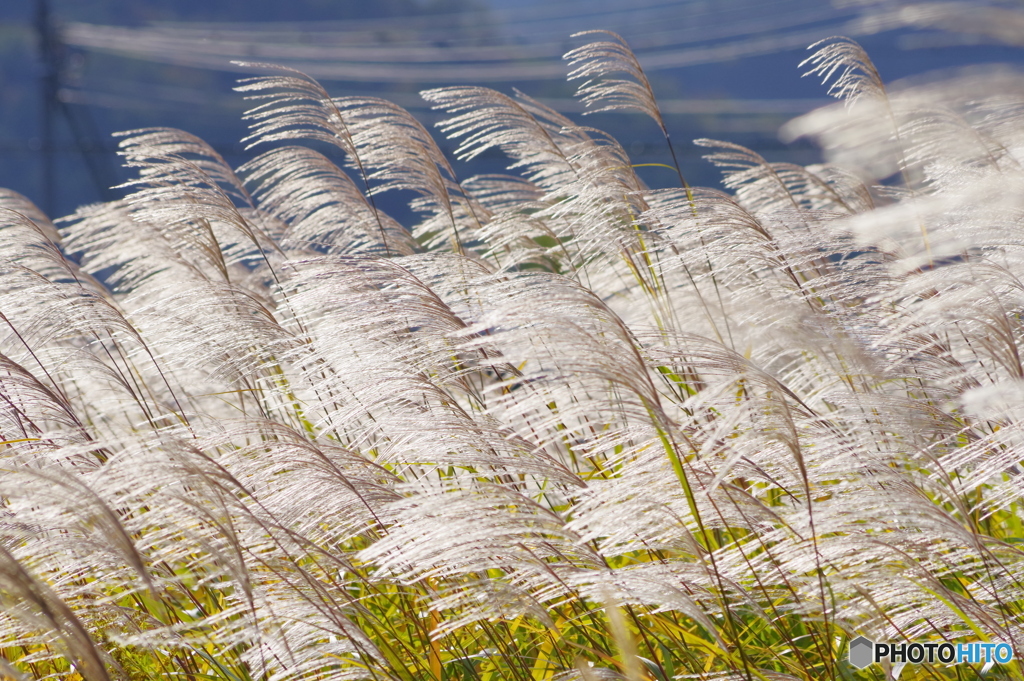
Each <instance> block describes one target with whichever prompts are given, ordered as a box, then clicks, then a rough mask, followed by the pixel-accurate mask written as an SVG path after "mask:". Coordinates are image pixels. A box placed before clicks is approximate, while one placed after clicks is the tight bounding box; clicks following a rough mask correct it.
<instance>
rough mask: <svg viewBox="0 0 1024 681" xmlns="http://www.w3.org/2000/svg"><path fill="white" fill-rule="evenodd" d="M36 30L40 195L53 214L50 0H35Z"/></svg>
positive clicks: (54, 74) (55, 59)
mask: <svg viewBox="0 0 1024 681" xmlns="http://www.w3.org/2000/svg"><path fill="white" fill-rule="evenodd" d="M35 23H36V34H37V35H38V37H39V56H40V58H41V62H42V69H43V71H42V75H41V76H40V91H41V95H42V97H41V101H40V105H41V107H42V109H41V112H42V119H41V121H40V123H41V126H42V130H41V131H40V142H41V145H42V146H41V149H40V152H41V153H42V159H41V160H42V164H41V165H42V167H41V173H40V182H41V183H42V187H41V188H40V189H41V191H40V196H41V197H42V199H43V206H42V208H43V212H45V213H46V214H47V215H49V216H51V217H53V216H54V213H53V211H54V208H55V205H54V203H55V197H56V188H55V186H54V182H55V177H54V163H55V161H56V158H55V152H56V149H55V148H54V133H55V130H54V127H55V126H54V123H55V122H56V118H57V101H58V100H57V94H58V92H57V91H58V88H59V79H60V56H59V55H58V54H57V49H58V45H59V41H58V40H57V39H56V36H55V35H54V30H53V24H52V22H51V21H50V3H49V1H48V0H36V22H35Z"/></svg>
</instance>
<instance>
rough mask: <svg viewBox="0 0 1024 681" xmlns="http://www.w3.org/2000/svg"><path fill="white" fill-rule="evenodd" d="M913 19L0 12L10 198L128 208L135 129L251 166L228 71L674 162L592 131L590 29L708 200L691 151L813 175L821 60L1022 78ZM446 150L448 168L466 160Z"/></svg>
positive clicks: (478, 3)
mask: <svg viewBox="0 0 1024 681" xmlns="http://www.w3.org/2000/svg"><path fill="white" fill-rule="evenodd" d="M932 4H934V3H932ZM959 4H961V5H963V4H964V3H959ZM907 6H909V5H908V4H907V3H904V5H903V6H902V7H901V6H896V5H893V4H891V3H890V4H888V5H886V4H879V3H869V4H863V3H860V4H858V3H850V2H846V3H843V4H836V5H831V4H828V3H827V2H821V1H819V0H763V1H759V0H675V1H665V0H634V2H632V3H623V2H621V1H619V2H611V1H609V0H585V1H580V0H567V1H565V2H551V1H550V0H372V1H369V2H368V1H367V0H290V2H281V1H279V0H48V1H44V0H3V2H2V4H0V154H2V163H0V186H2V187H7V188H10V189H13V190H15V191H18V192H21V193H23V194H25V195H27V196H28V197H29V198H31V199H32V200H33V201H35V202H36V203H38V204H39V205H40V206H41V207H43V208H44V209H45V210H47V211H48V212H50V213H51V214H52V215H53V216H59V215H63V214H67V213H69V212H71V211H73V210H74V209H75V207H77V206H78V205H81V204H84V203H90V202H94V201H98V200H103V199H109V198H114V197H117V196H120V195H122V190H119V189H110V187H111V186H113V185H116V184H119V183H120V182H123V181H125V180H127V179H128V178H129V177H130V173H129V171H127V170H125V169H124V168H122V167H121V166H120V161H119V159H118V157H117V156H116V142H117V140H116V139H114V138H113V137H111V134H112V133H114V132H116V131H120V130H131V129H135V128H142V127H155V126H171V127H177V128H182V129H184V130H187V131H189V132H191V133H193V134H196V135H198V136H200V137H202V138H203V139H205V140H206V141H207V142H209V143H210V144H212V145H213V146H214V147H215V148H216V149H217V150H218V151H220V152H221V153H222V154H223V155H224V156H225V158H226V159H227V160H228V162H229V163H231V164H232V165H234V166H237V165H239V164H240V163H242V162H243V161H244V160H246V159H247V158H249V157H251V156H252V155H253V153H251V152H246V151H245V150H244V145H243V144H242V143H241V142H240V140H241V139H242V138H243V137H244V136H245V135H246V125H245V123H244V122H243V121H242V120H241V114H242V113H243V111H245V109H246V108H247V106H248V105H249V104H250V103H247V102H246V101H245V100H244V99H243V98H242V96H241V95H240V94H238V93H235V92H233V91H232V87H233V85H234V84H235V81H236V80H237V79H238V78H240V77H244V76H245V75H246V73H245V72H244V71H243V70H240V69H239V68H237V67H233V66H231V64H230V62H231V60H233V59H245V60H253V61H264V62H273V63H278V64H284V65H288V66H292V67H295V68H298V69H301V70H303V71H305V72H307V73H309V74H310V75H312V76H314V77H316V78H318V79H319V80H320V81H321V82H322V83H323V84H324V86H325V87H326V88H327V90H328V91H329V92H331V93H332V94H333V95H336V96H344V95H357V94H368V95H376V96H383V97H386V98H389V99H391V100H392V101H395V102H396V103H398V104H400V105H402V106H404V107H406V108H408V109H409V110H410V111H412V112H413V113H414V114H415V115H416V116H417V117H418V118H420V120H421V121H423V122H424V123H425V124H426V125H428V127H429V126H431V125H433V124H434V123H435V122H437V121H438V120H439V119H440V118H441V116H440V115H439V114H438V113H436V112H433V111H430V109H429V108H428V107H427V106H426V105H425V104H424V103H423V102H422V100H420V99H419V97H418V95H417V94H416V93H417V92H418V91H419V90H421V89H424V88H427V87H438V86H443V85H456V84H475V85H485V86H488V87H492V88H495V89H498V90H501V91H503V92H511V91H512V90H513V88H518V89H520V90H522V91H523V92H525V93H527V94H529V95H531V96H533V97H537V98H539V99H541V100H542V101H544V102H545V103H547V104H549V105H551V106H553V107H554V108H556V109H558V110H560V111H562V112H564V113H566V114H567V115H569V116H570V118H573V119H574V120H576V121H578V122H580V123H581V124H585V125H591V126H594V127H598V128H601V129H603V130H605V131H607V132H609V133H611V134H612V135H613V136H614V137H616V138H617V139H618V140H619V141H620V142H621V143H622V144H623V146H624V147H625V148H626V149H627V151H629V153H630V155H631V157H632V158H633V160H634V162H636V163H659V162H667V161H668V160H669V158H668V151H667V149H666V148H665V144H664V141H663V140H662V138H661V136H660V133H659V131H658V129H657V127H656V126H655V124H654V123H653V122H652V121H650V120H648V119H646V118H644V117H642V116H640V115H638V114H631V113H614V114H613V113H606V114H599V115H593V116H586V117H583V116H582V115H581V112H582V107H581V106H580V105H579V103H578V102H576V101H575V100H574V99H573V92H574V90H575V85H574V84H568V83H566V80H565V75H566V73H567V68H566V65H565V63H564V62H563V61H562V60H561V55H562V54H563V53H564V52H566V51H567V50H569V49H571V48H573V47H576V46H579V45H581V44H583V43H584V42H586V41H587V39H586V38H571V37H570V36H571V34H572V33H574V32H577V31H582V30H589V29H608V30H613V31H616V32H618V33H620V34H621V35H622V36H624V37H625V38H626V40H627V41H629V43H630V45H631V46H632V47H633V49H634V50H635V52H636V53H637V55H638V56H639V58H640V61H641V63H642V64H643V65H644V67H645V69H646V70H647V72H648V75H649V77H650V79H651V81H652V83H653V86H654V90H655V93H656V95H657V96H658V99H659V102H660V104H661V107H662V109H663V111H664V113H665V114H666V122H667V124H668V127H669V129H670V131H671V133H672V135H673V138H674V139H675V140H676V145H677V149H678V150H679V151H680V156H681V158H680V161H681V162H682V165H683V170H684V173H685V174H686V175H687V176H688V179H689V180H690V182H691V183H692V184H697V185H715V184H716V183H717V181H718V176H717V172H716V171H715V170H714V169H713V168H712V167H711V166H710V165H709V164H708V163H706V162H704V161H703V160H702V159H701V158H700V156H701V153H702V151H701V150H700V149H699V148H696V147H694V146H693V145H692V144H689V140H692V139H694V138H698V137H712V138H717V139H724V140H728V141H732V142H737V143H739V144H744V145H746V146H749V147H751V148H753V149H755V150H757V151H758V152H760V153H761V154H762V155H764V156H765V157H767V158H768V159H769V160H772V161H791V162H796V163H802V164H807V163H813V162H816V161H817V160H819V155H818V152H817V150H816V149H814V148H813V147H812V146H811V145H810V144H807V143H805V142H801V141H797V142H796V143H793V144H789V145H784V144H782V143H781V142H780V141H779V139H778V137H777V131H778V128H779V126H780V125H781V124H782V123H784V122H785V121H786V120H788V119H790V118H792V117H794V116H796V115H799V114H801V113H804V112H806V111H809V110H810V109H812V108H814V107H816V106H819V105H821V104H824V103H826V102H828V101H829V100H828V98H827V96H826V94H825V88H824V87H822V86H821V84H820V83H818V82H816V81H815V80H813V79H809V78H801V69H799V68H798V64H799V63H800V61H801V60H802V59H804V58H805V57H806V56H807V54H808V53H807V51H806V47H807V45H809V44H810V43H812V42H814V41H816V40H819V39H822V38H825V37H828V36H832V35H847V36H851V37H854V38H855V39H857V40H858V41H860V42H861V44H862V45H864V46H865V48H866V49H867V50H868V52H869V54H871V56H872V58H873V59H874V61H875V63H876V65H877V67H878V69H879V71H880V72H881V74H882V76H883V78H884V79H885V80H886V81H893V80H896V79H899V78H903V77H906V76H910V75H914V74H920V73H924V72H927V71H933V70H936V69H950V68H955V67H958V66H965V65H971V64H983V63H1010V64H1014V65H1016V64H1020V62H1021V60H1022V56H1024V55H1022V53H1021V50H1019V49H1017V48H1014V47H1008V46H1000V45H997V44H994V43H992V42H991V41H989V40H987V39H985V38H983V37H981V36H979V35H977V34H974V33H968V32H966V31H968V30H969V28H970V27H957V26H955V25H953V26H950V25H949V23H948V22H947V23H946V24H945V25H940V24H941V22H933V24H934V25H931V26H924V27H922V26H921V25H920V23H921V22H918V24H919V25H918V26H917V27H916V28H915V27H908V26H906V23H907V22H906V21H904V20H903V19H905V18H906V16H907V15H906V7H907ZM987 6H988V5H986V7H987ZM978 7H982V6H981V5H978ZM901 11H902V12H903V14H900V12H901ZM950 29H952V30H950ZM961 29H962V30H961ZM48 131H49V132H48ZM439 141H440V142H441V146H442V148H443V149H445V150H446V151H449V152H450V151H451V150H452V149H453V148H454V146H455V145H454V144H452V143H448V142H446V141H442V140H440V139H439ZM47 158H49V159H50V161H49V163H48V162H47V161H46V159H47ZM504 166H505V160H504V159H503V158H502V157H501V156H500V155H499V154H497V153H495V154H494V155H492V156H484V157H482V158H480V159H477V160H476V161H474V163H473V164H471V165H467V164H461V165H460V164H456V170H457V171H458V172H459V173H460V175H461V176H463V177H466V176H469V175H473V174H476V173H480V172H500V171H501V170H502V169H503V168H504ZM48 168H49V170H47V169H48ZM641 173H642V177H643V178H644V180H645V181H646V182H648V184H650V185H652V186H667V185H671V184H672V183H673V179H674V177H675V176H674V173H671V172H669V171H666V170H664V169H660V168H644V169H641ZM402 203H403V202H402V201H401V200H400V197H396V198H394V199H392V205H390V206H386V208H387V209H389V211H390V212H391V213H392V214H393V215H394V216H395V217H396V218H398V219H399V220H408V219H409V217H410V216H408V215H407V214H406V213H404V212H403V208H402Z"/></svg>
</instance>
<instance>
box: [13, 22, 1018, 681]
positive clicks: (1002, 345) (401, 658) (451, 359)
mask: <svg viewBox="0 0 1024 681" xmlns="http://www.w3.org/2000/svg"><path fill="white" fill-rule="evenodd" d="M580 38H581V40H582V41H584V42H586V41H591V42H589V43H587V44H585V45H583V46H582V47H580V48H578V49H576V50H573V51H572V52H570V53H569V54H567V55H566V59H567V60H568V62H569V67H570V69H571V73H570V79H572V80H576V81H578V82H579V84H580V85H579V95H580V96H581V97H582V99H583V100H584V101H585V102H586V103H587V104H588V106H589V108H590V109H591V110H593V111H601V110H614V109H628V110H634V111H640V112H642V113H644V114H646V115H647V116H649V117H650V118H651V119H653V121H654V124H655V125H657V126H659V127H660V129H661V130H662V132H663V133H664V138H665V145H664V149H663V157H664V163H663V164H661V165H662V166H663V167H662V168H661V170H662V171H663V172H666V173H671V174H673V176H675V177H677V179H678V186H676V187H675V188H673V189H659V190H651V189H648V188H647V187H646V186H645V185H644V183H643V182H641V181H640V180H639V179H638V177H637V175H636V172H635V167H634V165H633V163H632V162H631V160H630V158H629V157H628V155H627V154H626V152H625V151H624V150H623V149H622V147H621V146H620V145H619V144H618V143H617V142H616V141H615V140H614V139H612V138H611V137H609V136H608V135H606V134H604V133H602V132H601V131H599V130H595V129H592V128H588V127H586V126H584V125H581V124H580V122H579V121H573V120H569V119H568V118H566V117H564V116H562V115H561V114H559V113H557V112H555V111H553V110H551V109H549V108H547V107H546V106H544V105H543V104H541V103H539V102H537V101H535V100H533V99H531V98H530V97H528V96H526V95H523V94H521V93H512V94H504V93H499V92H496V91H493V90H489V89H486V88H476V87H453V88H443V89H438V90H431V91H427V92H424V93H423V97H424V98H425V99H426V100H427V101H429V102H431V103H432V104H433V105H434V106H435V107H436V108H437V109H439V110H442V111H444V112H446V113H447V115H448V118H447V119H446V120H445V121H444V122H443V123H442V124H440V126H439V130H438V131H437V134H440V135H445V136H448V137H449V138H454V139H456V140H457V141H458V142H459V143H460V147H459V149H458V152H457V156H458V157H459V158H460V159H469V158H473V157H474V156H476V155H478V154H481V153H484V152H485V151H489V150H493V149H497V150H500V151H501V152H503V153H504V154H505V155H506V156H507V157H508V158H509V174H508V175H488V176H476V177H460V176H459V175H458V174H457V170H456V169H455V167H454V166H453V161H454V159H449V158H446V156H445V155H444V154H443V153H442V152H441V151H440V149H439V147H438V146H437V144H436V142H435V141H434V134H435V133H433V132H430V131H428V130H427V129H425V128H424V127H423V126H422V125H421V124H420V123H419V122H417V121H416V119H414V118H413V117H412V116H410V115H409V114H408V113H407V112H406V111H405V110H403V109H401V108H400V107H398V106H395V105H394V104H391V103H389V102H386V101H383V100H379V99H374V98H351V97H346V98H332V97H331V95H330V94H329V93H328V92H326V91H325V90H324V89H323V88H322V87H321V86H320V85H319V84H318V83H316V82H315V81H313V80H312V79H310V78H308V77H306V76H304V75H303V74H301V73H299V72H295V71H290V70H286V69H281V68H276V67H273V66H269V65H257V64H253V65H250V66H251V68H252V69H253V71H254V72H256V73H261V74H263V75H259V76H256V77H253V78H250V79H247V80H244V81H242V82H241V84H240V86H239V88H238V90H240V91H241V92H242V93H244V95H246V96H248V97H250V98H251V101H252V109H251V110H250V112H249V113H248V114H247V119H248V120H249V122H250V123H251V136H250V137H249V138H248V140H247V142H248V143H249V144H251V148H252V155H253V156H252V159H251V160H250V161H248V162H246V163H245V164H244V165H242V166H241V167H239V168H235V169H232V168H230V167H229V166H228V165H227V164H226V163H224V161H223V159H222V158H220V156H218V154H217V153H216V152H215V151H214V150H213V149H212V148H211V147H209V146H208V145H206V144H205V143H204V142H203V141H202V140H200V139H198V138H195V137H193V136H191V135H189V134H188V133H186V132H183V131H179V130H171V129H147V130H135V131H131V132H127V133H124V134H123V135H122V140H121V150H122V154H123V157H124V160H125V162H126V163H127V164H128V165H129V166H131V167H133V168H134V169H135V170H136V174H137V178H138V179H137V180H135V181H133V182H132V183H131V186H130V191H131V193H130V195H129V196H128V197H127V199H125V200H123V201H118V202H114V203H107V204H97V205H91V206H85V207H82V208H81V209H79V211H78V212H76V213H75V214H74V215H71V216H69V217H67V218H63V219H61V220H59V221H57V222H56V223H54V222H51V221H50V219H49V218H48V217H47V216H45V215H43V214H42V213H40V211H39V210H38V209H37V208H35V207H34V206H33V205H32V204H31V203H30V202H28V200H27V199H25V198H23V197H21V196H19V195H16V194H14V193H12V192H6V193H2V194H0V206H2V208H0V230H2V234H0V329H2V335H0V438H2V445H3V447H2V452H0V461H2V463H0V470H2V473H0V677H4V678H11V679H44V678H60V679H65V678H66V679H86V680H88V681H106V680H108V679H109V680H114V679H165V678H180V679H188V680H189V681H192V680H200V679H222V680H225V681H228V680H230V681H247V680H250V679H252V680H257V679H259V680H267V681H272V680H274V681H276V680H279V679H280V680H283V679H319V680H327V679H375V680H381V681H382V680H384V679H388V680H391V679H396V680H399V679H400V680H408V681H430V680H433V681H442V680H445V681H447V680H452V681H455V680H459V681H463V680H465V681H470V680H474V681H498V680H506V679H509V680H516V681H527V680H540V679H560V680H564V681H568V680H571V679H579V680H582V681H593V680H598V679H600V680H606V679H626V680H628V681H640V680H647V681H654V680H658V681H669V680H670V679H707V680H712V679H714V680H720V679H746V680H748V681H754V680H755V679H757V680H760V681H781V680H783V679H807V680H812V679H813V680H820V679H830V680H835V679H887V678H894V677H897V676H898V677H899V678H902V679H974V678H980V677H982V676H983V677H984V678H1016V679H1021V678H1024V671H1022V668H1021V666H1020V663H1019V662H1018V661H1017V660H1016V659H1014V660H1013V661H1011V662H1009V663H1003V664H994V665H985V664H984V663H982V662H978V663H973V664H972V663H963V664H958V665H946V664H941V663H938V662H935V663H924V664H909V665H906V666H903V665H899V664H897V665H895V666H892V665H889V664H872V665H870V666H868V667H867V668H865V669H863V670H859V669H857V668H855V667H854V666H852V665H851V664H850V663H849V661H848V658H847V646H848V643H849V641H850V640H851V639H853V638H854V637H856V636H858V635H864V636H867V637H868V638H869V639H871V640H873V641H879V642H891V643H908V642H922V643H924V642H930V643H939V642H952V643H959V642H967V641H978V642H987V643H1006V644H1009V645H1010V646H1011V647H1012V649H1013V650H1014V651H1016V652H1017V653H1018V654H1019V653H1020V651H1021V642H1022V641H1024V585H1022V582H1021V580H1022V579H1024V552H1022V549H1024V546H1022V544H1024V515H1022V502H1024V470H1022V468H1021V465H1022V459H1024V441H1022V434H1024V433H1022V425H1024V420H1022V418H1024V364H1022V361H1021V350H1020V348H1021V341H1022V339H1024V333H1022V332H1024V328H1022V323H1021V311H1022V309H1024V283H1022V279H1021V276H1022V274H1024V230H1022V225H1024V222H1022V220H1024V202H1022V197H1024V192H1022V188H1024V169H1022V166H1021V160H1022V158H1024V114H1022V112H1024V79H1022V78H1021V77H1020V76H1017V75H1013V74H1008V73H1003V72H998V73H995V72H994V73H993V75H991V76H989V77H985V78H982V77H977V76H971V77H965V78H962V79H960V80H956V79H954V80H946V81H943V82H941V83H937V84H933V85H917V86H913V87H905V88H902V89H899V90H897V91H893V92H890V91H887V89H886V87H885V85H884V84H883V81H882V79H881V77H880V76H879V74H878V73H877V72H876V71H875V69H874V67H873V66H872V65H871V62H870V59H869V58H868V56H867V55H866V54H864V53H863V51H862V50H861V49H860V47H859V46H858V45H856V44H855V43H853V42H851V41H848V40H846V39H842V38H834V39H828V40H826V41H823V42H822V43H820V44H818V45H815V46H812V52H811V55H812V56H810V57H809V59H808V60H807V62H805V64H804V65H803V67H804V69H805V70H809V71H810V72H811V75H815V76H817V77H819V78H821V79H823V80H824V81H825V83H826V87H828V88H831V90H830V91H831V92H832V94H835V95H836V96H837V97H839V98H840V99H841V100H843V101H842V102H841V103H837V104H836V105H834V106H833V107H829V108H826V109H822V110H819V111H815V112H812V113H810V114H808V115H806V116H804V117H802V118H800V119H797V120H795V121H793V122H792V123H790V124H789V125H788V126H787V127H786V128H785V130H784V134H785V135H787V136H789V137H791V138H796V137H800V136H805V137H809V138H812V139H814V140H816V141H817V142H818V143H819V144H820V145H821V146H822V147H823V149H824V150H825V153H826V155H827V157H828V158H829V159H830V162H829V163H828V164H821V165H815V166H809V167H801V166H796V165H791V164H779V163H771V162H770V161H768V160H765V159H763V158H761V157H760V156H759V155H757V154H756V153H754V152H752V151H750V150H748V149H745V148H743V147H740V146H736V145H733V144H730V143H728V142H721V141H714V140H697V142H696V143H697V144H698V145H700V146H702V147H705V148H706V149H707V154H708V156H707V159H708V161H709V162H710V163H713V164H715V165H716V166H718V167H719V168H720V169H721V171H722V173H723V177H724V185H725V187H726V188H727V189H728V191H719V190H715V189H706V188H699V187H691V186H690V185H689V184H688V183H687V181H686V179H685V178H684V176H683V173H682V172H681V171H680V170H679V166H678V164H677V162H676V147H674V146H673V144H675V145H678V144H679V141H673V140H672V139H671V138H670V135H669V131H668V130H667V128H666V126H665V124H664V121H663V119H662V116H661V113H660V111H659V109H658V104H657V99H656V98H655V95H654V93H653V92H652V89H651V87H650V85H649V83H648V81H647V79H646V76H645V74H644V72H643V69H642V64H641V63H640V62H639V61H638V60H637V59H636V57H635V56H634V55H633V54H632V53H631V52H630V50H629V48H628V46H626V45H625V43H624V42H623V41H622V40H621V39H620V38H619V37H618V36H616V35H614V34H610V33H602V32H599V33H589V34H581V36H580ZM325 145H326V146H325ZM328 147H333V148H335V149H336V150H337V152H338V153H339V154H341V155H342V156H343V158H344V164H343V167H339V166H338V165H336V164H335V163H334V162H332V160H330V159H329V158H328V157H327V156H325V155H324V154H323V153H321V152H323V151H324V150H325V149H326V148H328ZM391 191H403V192H405V194H404V195H409V196H413V197H414V198H413V199H412V201H411V204H410V206H411V208H412V209H413V210H414V211H415V212H416V214H417V215H418V216H419V221H418V222H417V224H416V225H414V226H413V227H412V229H411V230H409V229H406V228H405V227H403V226H402V225H400V224H399V223H398V222H397V221H395V220H394V219H392V218H390V217H389V216H388V215H386V214H385V213H384V212H383V211H382V210H381V209H380V208H379V207H378V201H377V197H379V196H380V195H381V194H383V193H385V192H391ZM1019 417H1022V418H1019Z"/></svg>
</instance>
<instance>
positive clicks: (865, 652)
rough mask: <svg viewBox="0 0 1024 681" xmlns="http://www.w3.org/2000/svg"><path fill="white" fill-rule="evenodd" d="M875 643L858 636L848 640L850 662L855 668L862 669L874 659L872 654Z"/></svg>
mask: <svg viewBox="0 0 1024 681" xmlns="http://www.w3.org/2000/svg"><path fill="white" fill-rule="evenodd" d="M874 649H875V644H874V642H873V641H871V640H870V639H867V638H864V637H863V636H858V637H857V638H855V639H853V640H852V641H850V664H852V665H853V666H854V667H856V668H857V669H864V667H867V666H868V665H869V664H871V663H872V662H874V661H875V656H874V655H873V652H874Z"/></svg>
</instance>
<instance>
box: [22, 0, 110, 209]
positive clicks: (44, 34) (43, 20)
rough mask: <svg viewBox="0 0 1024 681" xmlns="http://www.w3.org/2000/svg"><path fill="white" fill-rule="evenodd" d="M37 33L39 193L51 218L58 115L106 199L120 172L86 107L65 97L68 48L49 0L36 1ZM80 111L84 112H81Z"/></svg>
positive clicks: (101, 194) (43, 206)
mask: <svg viewBox="0 0 1024 681" xmlns="http://www.w3.org/2000/svg"><path fill="white" fill-rule="evenodd" d="M35 28H36V33H37V34H38V37H39V57H40V62H41V63H42V75H41V76H40V106H41V112H42V118H41V121H40V124H41V127H42V129H41V130H40V135H39V138H40V141H41V148H40V152H41V153H42V159H41V160H42V163H41V169H40V183H41V184H42V187H41V191H40V193H39V195H40V196H41V197H42V206H41V208H42V209H43V212H44V213H46V214H47V215H48V216H50V217H51V218H53V217H56V214H55V213H54V211H55V210H56V209H57V205H56V197H57V187H56V181H57V173H56V166H57V116H58V114H63V116H64V120H65V121H66V122H67V124H68V127H69V128H70V130H71V135H72V137H73V138H74V140H75V146H76V147H78V151H79V153H80V154H81V155H82V160H83V161H84V162H85V165H86V167H87V168H88V169H89V175H90V176H91V177H92V181H93V183H94V184H95V186H96V193H97V194H98V195H99V198H100V200H102V201H112V200H113V199H114V198H115V195H114V192H113V190H112V189H111V187H112V186H113V185H114V184H116V182H117V172H116V171H115V170H113V169H111V167H110V165H109V163H105V162H104V161H103V160H102V159H101V158H100V157H99V156H98V154H97V153H95V152H96V150H97V148H98V147H99V146H100V145H99V144H98V142H97V140H96V139H95V138H96V137H98V135H97V130H96V125H95V122H94V121H93V119H92V117H91V116H90V115H89V114H90V112H89V110H88V109H86V108H79V109H78V112H77V113H76V111H75V110H74V109H72V107H71V106H70V105H69V104H68V103H67V102H66V101H65V100H64V99H63V98H61V76H62V71H63V67H64V58H65V47H64V43H63V41H62V40H61V39H60V35H59V33H58V32H57V29H56V28H54V25H53V17H52V16H51V14H50V3H49V0H36V20H35ZM79 114H80V115H79Z"/></svg>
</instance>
